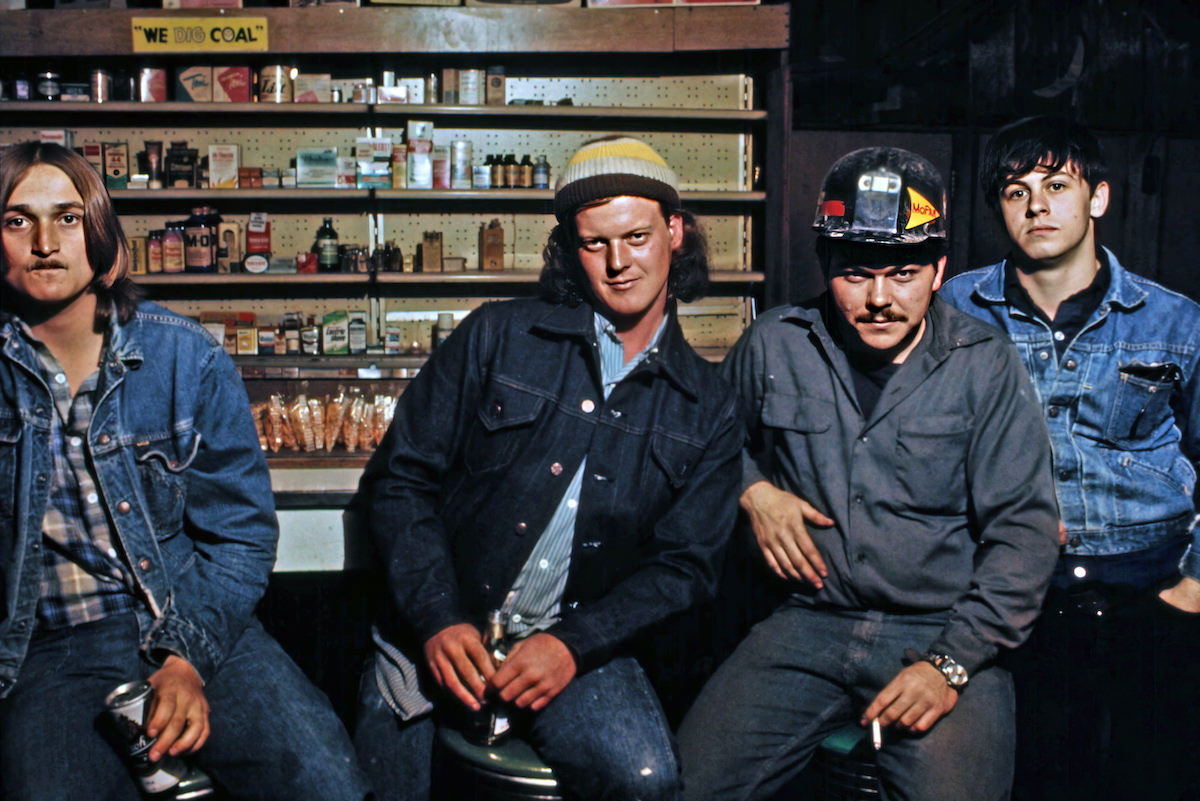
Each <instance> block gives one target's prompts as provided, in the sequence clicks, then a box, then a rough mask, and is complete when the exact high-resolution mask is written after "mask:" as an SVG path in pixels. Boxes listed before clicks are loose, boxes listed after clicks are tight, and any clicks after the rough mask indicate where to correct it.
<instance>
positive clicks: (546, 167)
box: [533, 156, 550, 189]
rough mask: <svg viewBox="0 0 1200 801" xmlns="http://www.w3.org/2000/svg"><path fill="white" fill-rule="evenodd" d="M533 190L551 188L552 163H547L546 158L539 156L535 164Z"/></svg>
mask: <svg viewBox="0 0 1200 801" xmlns="http://www.w3.org/2000/svg"><path fill="white" fill-rule="evenodd" d="M533 188H534V189H549V188H550V162H548V161H546V157H545V156H538V157H537V161H535V162H534V163H533Z"/></svg>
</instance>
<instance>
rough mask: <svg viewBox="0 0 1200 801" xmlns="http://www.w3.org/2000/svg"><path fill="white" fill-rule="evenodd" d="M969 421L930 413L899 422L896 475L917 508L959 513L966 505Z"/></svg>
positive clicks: (959, 417)
mask: <svg viewBox="0 0 1200 801" xmlns="http://www.w3.org/2000/svg"><path fill="white" fill-rule="evenodd" d="M970 439H971V427H970V421H969V420H968V419H967V418H966V417H964V416H962V415H946V414H941V415H939V414H929V415H925V416H923V417H917V418H914V419H911V420H905V421H904V422H903V423H901V425H900V430H899V431H898V432H897V436H896V478H897V480H898V481H899V482H900V485H901V486H902V487H903V488H904V491H905V492H906V493H907V494H908V496H909V497H910V498H911V499H912V503H913V505H914V506H915V507H916V508H918V509H925V510H933V511H939V512H951V513H960V512H962V511H964V510H965V509H966V506H967V468H966V455H967V449H968V446H969V444H970Z"/></svg>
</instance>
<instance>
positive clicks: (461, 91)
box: [458, 70, 486, 106]
mask: <svg viewBox="0 0 1200 801" xmlns="http://www.w3.org/2000/svg"><path fill="white" fill-rule="evenodd" d="M485 81H486V78H485V77H484V72H483V70H460V71H459V73H458V102H459V103H461V104H463V105H464V106H478V105H480V104H481V103H483V92H484V86H485Z"/></svg>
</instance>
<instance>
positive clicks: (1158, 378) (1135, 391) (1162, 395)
mask: <svg viewBox="0 0 1200 801" xmlns="http://www.w3.org/2000/svg"><path fill="white" fill-rule="evenodd" d="M1118 376H1119V378H1118V382H1117V393H1116V396H1115V397H1114V398H1113V405H1112V409H1111V410H1110V411H1109V415H1108V420H1107V421H1106V422H1105V425H1104V439H1106V440H1107V441H1109V442H1111V443H1112V444H1114V445H1116V446H1117V447H1119V448H1124V449H1127V450H1133V449H1137V448H1138V447H1139V446H1140V447H1146V446H1147V445H1149V444H1150V441H1151V439H1152V437H1153V435H1154V432H1155V431H1157V430H1158V429H1159V427H1161V426H1163V425H1165V424H1167V423H1168V422H1169V420H1170V418H1171V393H1172V391H1173V390H1174V389H1175V386H1176V384H1177V383H1178V382H1179V379H1180V377H1181V376H1182V372H1181V371H1180V369H1179V365H1177V364H1174V363H1172V362H1159V363H1154V364H1142V363H1141V362H1131V363H1130V364H1126V365H1122V366H1121V368H1120V370H1119V373H1118Z"/></svg>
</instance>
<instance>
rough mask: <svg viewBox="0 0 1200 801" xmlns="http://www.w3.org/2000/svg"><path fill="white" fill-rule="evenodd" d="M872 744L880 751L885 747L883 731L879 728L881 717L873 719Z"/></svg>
mask: <svg viewBox="0 0 1200 801" xmlns="http://www.w3.org/2000/svg"><path fill="white" fill-rule="evenodd" d="M871 745H873V746H875V750H876V751H878V750H879V749H880V748H883V731H882V730H881V729H880V728H879V718H873V719H872V720H871Z"/></svg>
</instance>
